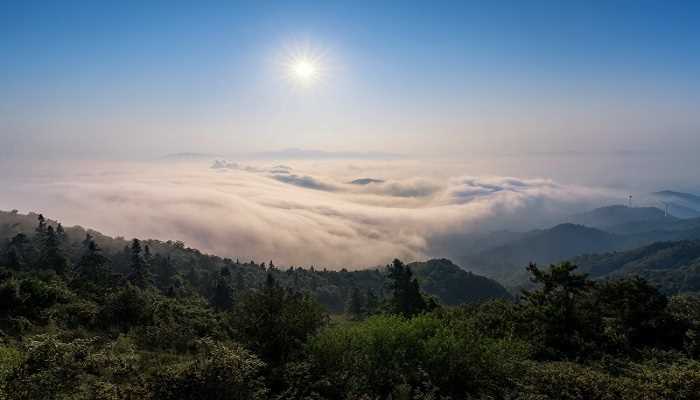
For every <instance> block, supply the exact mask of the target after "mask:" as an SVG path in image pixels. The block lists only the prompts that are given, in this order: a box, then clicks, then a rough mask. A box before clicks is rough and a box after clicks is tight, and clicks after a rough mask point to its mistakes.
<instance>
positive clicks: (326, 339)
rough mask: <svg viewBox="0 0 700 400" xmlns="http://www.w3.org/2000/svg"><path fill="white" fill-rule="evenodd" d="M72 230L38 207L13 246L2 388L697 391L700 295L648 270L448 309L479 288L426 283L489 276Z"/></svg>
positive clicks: (573, 276)
mask: <svg viewBox="0 0 700 400" xmlns="http://www.w3.org/2000/svg"><path fill="white" fill-rule="evenodd" d="M4 229H6V230H7V229H10V230H13V229H17V226H14V227H12V226H11V227H9V228H8V227H5V228H4ZM72 232H74V231H73V230H65V229H63V228H62V227H60V226H59V225H54V224H49V223H48V222H47V221H46V220H44V219H43V218H39V217H38V216H37V224H36V226H35V227H34V229H33V232H32V233H31V234H23V233H16V234H14V236H12V237H11V238H10V239H9V240H8V241H7V242H6V243H5V246H4V247H3V255H2V262H1V264H2V265H0V331H1V333H0V399H3V400H4V399H13V400H14V399H102V400H107V399H110V400H111V399H134V400H146V399H149V400H151V399H153V400H155V399H159V400H161V399H193V400H194V399H307V400H310V399H319V400H320V399H328V400H331V399H348V400H349V399H388V398H392V399H417V400H428V399H466V398H497V399H505V398H509V399H594V398H595V399H640V400H641V399H696V398H697V393H699V392H700V372H699V371H700V362H699V361H698V357H700V341H699V340H698V339H699V338H700V299H699V298H697V297H691V296H674V297H668V296H667V295H665V294H663V293H661V292H659V291H658V290H657V289H656V288H655V287H654V286H651V285H649V284H648V283H646V281H644V280H642V279H639V278H625V279H620V280H610V281H591V280H589V279H588V278H587V277H586V276H585V275H581V274H578V273H577V270H576V267H575V266H573V265H571V264H566V263H565V264H560V265H555V266H551V267H550V268H547V269H540V268H538V267H536V266H534V265H531V266H530V267H529V268H528V273H529V274H530V276H531V278H532V280H533V282H534V284H535V287H536V288H535V289H533V290H532V291H529V292H523V293H522V295H521V296H520V298H519V300H518V301H517V302H514V301H511V300H509V299H503V298H501V299H496V300H485V301H481V302H478V303H467V304H461V305H458V306H450V305H447V303H457V302H461V301H463V300H465V299H468V297H464V296H462V295H460V294H459V293H460V292H458V291H455V290H453V289H451V288H450V287H447V288H444V289H445V290H446V291H447V292H446V293H449V295H444V294H442V295H441V294H440V293H436V294H434V295H430V294H428V293H426V292H427V290H425V288H428V287H430V286H433V285H438V287H439V286H440V285H441V284H440V282H444V281H448V282H451V283H454V285H455V286H458V288H459V289H460V290H466V291H472V290H485V289H484V288H480V287H477V286H474V287H472V286H470V285H471V284H472V280H471V278H464V275H462V274H460V273H459V271H458V267H456V266H455V265H453V264H451V263H449V261H447V260H433V261H429V262H426V263H416V264H410V265H404V264H403V263H402V262H401V261H399V260H394V262H393V263H392V264H390V265H388V266H386V267H385V268H382V269H378V270H370V271H363V272H357V273H349V272H338V273H331V272H311V271H306V272H304V271H303V270H299V269H298V268H295V269H291V268H290V269H285V270H280V269H279V268H278V267H276V266H274V265H271V263H270V264H267V265H266V266H265V267H264V270H263V265H262V264H259V265H258V264H250V263H248V264H242V263H236V262H235V261H232V260H226V259H219V258H216V257H211V256H205V255H202V254H200V253H199V252H197V251H196V250H192V249H187V248H185V247H184V246H182V245H180V244H177V243H174V244H173V243H161V242H151V241H147V242H142V241H139V240H132V241H131V242H128V245H127V246H126V248H121V249H119V250H118V251H115V252H110V251H103V250H102V249H101V247H100V244H99V243H98V242H97V241H96V240H95V239H93V237H91V236H86V237H84V239H83V240H82V243H74V242H73V241H72V240H71V239H70V236H69V235H70V234H71V233H72ZM103 240H106V239H105V238H103ZM107 242H109V241H107ZM124 244H126V242H124ZM116 247H117V248H118V246H116ZM155 249H158V250H155ZM165 250H170V251H169V252H166V251H165ZM160 251H164V252H163V253H161V252H160ZM179 263H182V264H179ZM188 264H189V265H190V268H182V266H183V265H188ZM206 271H208V272H207V273H205V272H206ZM377 276H381V277H382V278H381V280H379V278H376V277H377ZM472 278H473V277H472ZM333 279H336V280H338V281H341V280H342V281H345V280H347V281H352V282H353V285H352V286H348V287H349V288H350V289H349V294H348V297H347V301H346V303H345V304H344V308H345V309H346V312H345V313H344V315H342V316H334V317H332V318H331V317H329V313H328V310H329V308H328V307H324V306H323V301H319V300H317V298H319V293H320V292H319V291H318V290H317V289H318V287H316V286H315V285H317V284H319V283H326V282H333ZM478 279H480V282H481V283H483V284H484V285H486V286H487V287H488V285H491V286H492V289H494V290H495V289H496V288H497V286H493V283H492V282H491V281H488V280H485V279H483V278H478ZM295 281H296V283H295ZM378 281H379V282H381V285H380V286H379V287H376V290H373V289H375V288H374V286H373V285H375V284H376V282H378ZM290 282H291V283H292V284H290ZM363 285H364V286H363ZM422 286H424V287H422ZM365 287H368V288H369V290H364V289H365ZM308 288H312V289H313V288H316V289H313V290H309V289H308ZM465 288H466V289H465ZM441 290H442V289H441ZM460 296H462V297H460ZM473 297H474V298H481V299H484V298H485V297H484V296H482V295H481V294H475V295H474V296H473ZM441 298H444V299H446V300H445V302H444V303H445V304H441V301H440V299H441ZM327 304H331V305H332V304H333V303H328V302H327Z"/></svg>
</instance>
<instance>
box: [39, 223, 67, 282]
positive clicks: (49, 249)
mask: <svg viewBox="0 0 700 400" xmlns="http://www.w3.org/2000/svg"><path fill="white" fill-rule="evenodd" d="M39 267H40V268H47V269H52V270H54V271H56V273H57V274H59V275H64V274H65V273H66V272H68V260H67V259H66V257H65V256H64V255H63V252H62V251H61V246H60V242H59V239H58V235H56V231H54V229H53V227H51V226H49V227H48V228H46V234H45V237H44V241H43V246H42V249H41V255H40V256H39Z"/></svg>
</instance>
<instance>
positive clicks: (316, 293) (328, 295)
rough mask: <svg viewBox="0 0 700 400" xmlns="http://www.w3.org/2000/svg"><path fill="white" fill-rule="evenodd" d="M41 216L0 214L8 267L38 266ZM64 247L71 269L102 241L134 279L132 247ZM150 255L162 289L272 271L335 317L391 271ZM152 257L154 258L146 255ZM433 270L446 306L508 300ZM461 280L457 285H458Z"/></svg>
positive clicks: (243, 279) (450, 272) (69, 239)
mask: <svg viewBox="0 0 700 400" xmlns="http://www.w3.org/2000/svg"><path fill="white" fill-rule="evenodd" d="M38 218H39V215H37V214H29V215H22V214H19V213H7V212H0V264H3V263H4V264H5V265H18V266H20V267H21V266H22V265H24V264H31V263H32V260H33V259H34V258H36V257H37V254H35V253H36V249H35V248H34V247H36V246H34V245H35V243H32V241H31V240H30V237H31V236H32V235H33V234H34V232H35V228H36V224H37V219H38ZM46 226H47V227H48V226H51V227H52V228H55V229H57V227H58V226H59V224H58V223H57V222H56V221H49V220H46ZM60 229H61V233H59V234H58V235H59V236H60V242H61V243H60V249H61V251H62V252H63V253H64V255H65V257H66V259H67V263H68V265H72V266H75V265H77V264H79V262H80V258H81V256H82V254H83V253H84V251H85V248H84V246H85V243H84V241H85V240H86V238H88V237H89V240H92V241H94V242H95V244H96V245H97V246H98V247H99V248H100V249H101V252H102V255H103V256H104V257H106V258H107V259H108V262H109V268H110V270H111V271H112V272H115V273H119V274H122V275H128V274H129V273H130V272H131V269H130V268H131V267H130V265H131V262H132V257H133V254H132V253H133V251H132V247H131V246H132V243H131V242H129V241H127V240H124V239H122V238H117V239H113V238H110V237H107V236H105V235H102V234H100V233H99V232H96V231H93V230H86V229H84V228H82V227H70V228H64V227H62V226H61V228H60ZM140 246H141V247H142V248H143V249H142V251H143V252H144V257H145V258H146V259H147V261H148V264H149V266H150V268H151V272H152V274H153V279H154V284H155V285H156V286H157V287H158V288H160V289H162V290H170V289H171V288H172V290H194V291H196V292H198V293H199V294H201V295H202V296H203V297H204V298H211V297H212V296H214V293H215V290H216V284H217V282H218V280H219V279H220V275H221V274H222V273H225V274H226V277H227V281H228V284H229V285H230V286H231V287H232V288H233V289H234V290H239V291H240V290H243V289H247V288H255V287H259V286H260V285H262V284H263V282H264V281H265V276H266V274H267V273H270V274H272V276H273V277H274V278H275V280H276V281H277V282H279V284H280V285H282V286H283V287H288V288H293V289H294V290H298V291H305V292H309V293H310V294H311V295H312V296H313V297H314V298H315V299H317V300H318V301H320V302H321V304H323V305H324V306H325V307H326V308H327V309H328V310H330V311H331V312H335V313H338V312H343V311H344V309H345V306H346V305H347V303H348V301H349V300H350V297H351V294H352V292H353V291H354V290H355V289H357V290H359V291H360V292H361V293H362V296H363V297H367V296H377V297H382V296H383V291H384V287H385V281H386V274H385V273H384V270H383V269H382V268H378V267H374V268H369V269H366V270H360V271H347V270H345V269H341V270H340V271H335V270H327V269H325V268H323V267H314V266H307V267H295V266H285V267H279V266H276V265H275V264H274V261H263V262H256V261H252V260H237V259H236V260H232V259H228V258H221V257H217V256H213V255H207V254H203V253H201V252H200V251H198V250H197V249H192V248H189V247H187V246H185V244H184V243H182V242H172V241H167V242H163V241H158V240H144V241H140ZM146 252H147V254H146ZM429 264H430V265H431V266H432V267H431V268H417V269H416V275H417V277H418V279H419V281H422V280H424V279H425V280H426V284H425V288H424V290H425V291H426V293H428V294H430V295H433V296H436V298H437V300H438V301H441V302H443V303H446V304H459V303H465V302H474V301H481V300H485V299H489V298H508V297H509V295H508V293H507V291H506V290H505V289H504V288H503V287H502V286H501V285H500V284H498V283H496V282H495V281H492V280H490V279H487V278H483V277H480V276H478V275H474V274H472V273H469V272H466V271H464V270H463V269H461V268H456V266H454V265H453V264H451V263H450V262H449V261H448V262H437V263H429ZM455 281H458V282H460V285H455V284H454V282H455Z"/></svg>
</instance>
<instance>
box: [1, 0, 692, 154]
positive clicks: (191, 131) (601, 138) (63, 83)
mask: <svg viewBox="0 0 700 400" xmlns="http://www.w3.org/2000/svg"><path fill="white" fill-rule="evenodd" d="M142 3H148V5H145V4H142ZM562 3H566V4H562ZM698 20H700V3H699V2H696V1H688V2H683V1H606V2H592V1H581V2H559V1H557V2H523V1H515V2H498V1H495V2H491V1H489V2H480V3H471V2H467V1H458V2H439V1H437V2H436V1H430V2H427V1H426V2H409V1H405V2H400V3H399V2H376V1H372V2H366V3H362V2H355V1H353V2H350V1H345V2H337V3H335V2H316V1H309V2H304V1H294V2H281V1H277V2H262V1H251V2H234V1H222V2H190V3H189V4H186V3H184V2H158V1H156V2H128V1H120V2H112V4H111V5H107V4H105V2H92V1H67V2H40V3H39V2H36V3H35V2H31V1H21V2H20V1H14V2H13V1H4V2H2V3H1V4H0V156H2V157H11V156H21V157H37V156H38V157H46V156H52V157H58V158H62V157H66V158H68V157H83V158H101V157H109V158H125V157H126V158H134V157H136V158H148V157H156V156H160V155H163V154H167V153H173V152H209V153H224V154H231V153H238V152H249V151H268V150H275V149H283V148H287V147H299V148H312V149H321V150H326V151H383V152H397V153H407V154H414V155H415V154H417V155H431V156H435V155H449V156H456V157H459V156H464V155H469V154H481V155H484V154H491V153H513V154H520V153H540V154H541V153H545V154H546V153H550V152H572V151H576V152H607V153H614V152H620V151H626V152H632V153H640V154H646V153H654V154H657V155H658V154H662V155H664V154H665V155H671V154H672V155H673V157H674V158H676V159H677V158H681V159H682V158H684V157H687V158H689V159H691V158H693V159H694V158H697V157H695V153H696V152H697V149H698V148H700V113H698V109H700V74H699V73H698V71H700V24H698ZM301 53H304V54H306V55H307V56H308V57H311V58H313V59H314V60H315V68H317V70H318V71H319V74H318V77H317V79H316V80H315V81H314V82H312V83H311V84H308V85H298V84H297V83H298V82H292V81H290V79H289V77H288V75H289V66H288V65H286V64H287V63H288V61H289V60H290V58H294V56H297V57H298V56H299V54H301Z"/></svg>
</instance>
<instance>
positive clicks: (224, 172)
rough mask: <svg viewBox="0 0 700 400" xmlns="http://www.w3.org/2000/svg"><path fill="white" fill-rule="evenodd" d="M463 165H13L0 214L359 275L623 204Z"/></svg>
mask: <svg viewBox="0 0 700 400" xmlns="http://www.w3.org/2000/svg"><path fill="white" fill-rule="evenodd" d="M468 169H469V168H468V166H466V165H464V164H460V163H459V162H451V163H440V162H430V161H426V160H424V161H410V160H394V161H376V160H375V161H371V160H365V161H363V160H348V161H342V160H321V161H313V160H305V161H270V160H266V161H259V160H258V161H237V162H234V161H227V160H219V161H216V162H213V163H212V162H211V161H188V162H172V161H167V162H166V161H159V162H138V163H137V162H74V163H70V164H55V163H47V164H34V165H31V166H23V167H19V166H15V168H14V170H7V171H8V172H7V173H6V174H5V175H4V176H3V177H2V178H0V183H2V185H3V188H4V189H3V192H2V194H1V195H0V209H4V210H9V209H19V210H20V211H22V212H28V211H35V212H42V213H44V214H46V215H47V216H49V217H51V218H53V219H58V220H61V221H63V222H64V224H66V225H76V224H77V225H82V226H84V227H89V228H94V229H96V230H98V231H101V232H103V233H105V234H108V235H113V236H123V237H126V238H131V237H140V238H156V239H162V240H170V239H171V240H182V241H184V242H185V243H186V244H187V245H189V246H192V247H195V248H198V249H200V250H202V251H205V252H209V253H214V254H217V255H221V256H228V257H233V258H240V259H241V260H249V259H253V260H256V261H267V260H270V259H272V260H274V261H275V263H276V264H280V265H303V266H308V265H316V266H324V267H329V268H342V267H346V268H361V267H367V266H374V265H380V264H385V263H387V262H388V261H390V260H391V259H393V258H395V257H399V258H403V259H406V260H409V261H410V260H418V259H424V258H427V257H434V256H442V255H445V254H442V253H443V252H447V253H450V254H452V255H454V254H459V251H460V248H459V241H457V243H454V242H455V241H451V242H450V243H451V244H450V248H448V249H445V248H438V247H436V246H434V245H433V243H434V242H435V241H436V239H437V238H443V239H444V238H449V237H450V236H451V235H464V234H468V233H484V232H490V231H495V230H503V229H508V230H518V231H524V230H528V229H532V228H540V227H548V226H551V225H553V224H555V223H557V222H558V221H562V220H563V219H565V218H566V216H568V215H571V214H573V213H576V212H580V211H582V210H585V209H588V208H592V207H596V206H599V205H602V204H605V203H606V202H609V201H610V200H611V199H614V198H620V193H616V192H615V191H612V190H610V189H601V188H594V187H588V186H580V185H567V184H565V183H561V182H555V181H553V180H550V179H545V178H532V177H531V178H517V177H503V176H483V175H482V176H471V175H470V174H469V173H468Z"/></svg>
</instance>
